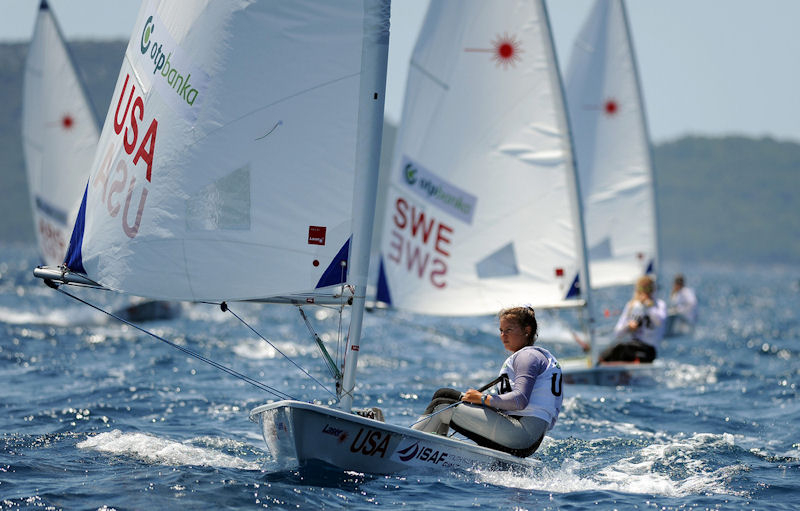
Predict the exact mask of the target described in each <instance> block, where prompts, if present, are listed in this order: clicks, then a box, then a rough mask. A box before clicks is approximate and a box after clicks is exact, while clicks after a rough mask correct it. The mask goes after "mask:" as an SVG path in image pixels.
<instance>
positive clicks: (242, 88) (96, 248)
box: [67, 0, 388, 301]
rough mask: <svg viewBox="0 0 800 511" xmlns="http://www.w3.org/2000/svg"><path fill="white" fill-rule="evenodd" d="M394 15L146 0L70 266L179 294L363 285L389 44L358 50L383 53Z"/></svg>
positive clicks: (362, 5)
mask: <svg viewBox="0 0 800 511" xmlns="http://www.w3.org/2000/svg"><path fill="white" fill-rule="evenodd" d="M386 19H388V3H382V2H363V1H347V2H327V1H323V0H307V1H292V2H247V1H245V2H237V3H231V2H210V1H201V0H194V1H182V2H147V1H146V2H145V3H144V4H143V5H142V9H141V11H140V14H139V17H138V19H137V20H136V25H135V28H134V31H133V35H132V37H131V40H130V42H129V44H128V47H127V50H126V53H125V59H124V62H123V65H122V69H121V71H120V75H119V78H118V80H117V84H116V87H115V89H114V94H113V97H112V102H111V106H110V109H109V111H108V115H107V117H106V121H105V126H104V129H103V133H102V135H101V138H100V144H99V149H98V152H97V156H96V158H95V160H94V163H93V170H92V174H91V177H90V179H89V183H88V187H87V188H86V192H85V197H84V203H83V205H82V211H81V216H80V218H79V219H78V222H77V223H76V227H75V232H74V235H73V239H72V243H71V248H70V252H69V257H68V261H67V264H68V266H69V268H70V269H71V270H73V271H78V272H83V273H85V274H86V275H87V276H88V277H89V278H90V279H92V280H94V281H96V282H98V283H100V284H101V285H103V286H105V287H107V288H111V289H115V290H118V291H122V292H125V293H130V294H135V295H141V296H147V297H154V298H161V299H170V300H212V301H219V300H247V299H260V298H263V297H271V296H276V295H283V294H296V293H310V294H312V295H314V294H316V293H321V292H322V291H321V290H323V288H326V287H327V286H331V285H333V284H339V283H343V282H345V281H347V282H353V281H355V282H358V281H359V279H360V281H361V282H365V281H366V261H365V260H362V261H352V260H351V264H350V265H349V267H348V268H345V267H344V266H343V265H342V264H340V263H341V262H342V261H343V260H345V259H347V257H348V254H349V251H352V249H354V247H353V246H351V245H363V243H364V242H365V241H366V242H367V243H368V242H369V236H368V235H367V236H363V234H364V232H365V231H368V230H369V228H370V226H371V224H369V222H367V223H366V224H364V223H363V221H362V219H363V218H364V217H365V216H366V217H369V216H371V212H370V213H368V214H366V215H365V214H364V211H363V210H364V209H365V208H368V207H369V203H370V199H371V198H372V197H374V187H375V181H376V178H375V177H374V176H375V173H376V172H377V169H376V168H372V167H371V166H370V165H369V162H368V159H369V158H371V157H372V156H370V154H369V153H370V151H371V149H372V148H373V147H374V146H375V137H378V140H379V137H380V126H381V119H382V104H383V97H382V91H383V83H384V80H385V55H384V58H383V62H382V66H383V67H381V59H380V58H377V59H376V58H364V59H363V61H362V56H367V57H370V56H371V55H374V50H372V49H371V48H372V47H373V46H375V44H376V43H380V44H382V45H383V49H384V52H385V46H386V43H387V40H388V26H387V21H386ZM376 84H380V86H379V87H378V86H376ZM374 91H379V92H380V93H381V95H380V97H379V96H378V94H376V93H375V92H374ZM378 102H380V108H379V110H378V109H377V108H374V104H378ZM376 111H377V113H376ZM354 218H355V219H356V220H354ZM364 238H366V240H365V239H364ZM355 249H356V250H360V249H358V247H355ZM361 252H363V250H361ZM350 255H352V254H350ZM362 259H365V258H363V257H362ZM359 264H360V267H359ZM347 272H349V275H346V273H347ZM346 277H349V278H348V279H346Z"/></svg>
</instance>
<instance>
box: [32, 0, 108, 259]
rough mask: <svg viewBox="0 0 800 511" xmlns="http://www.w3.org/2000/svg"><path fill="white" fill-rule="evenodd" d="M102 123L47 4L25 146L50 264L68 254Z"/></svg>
mask: <svg viewBox="0 0 800 511" xmlns="http://www.w3.org/2000/svg"><path fill="white" fill-rule="evenodd" d="M98 137H99V130H98V128H97V119H96V117H95V114H94V111H93V110H92V107H91V104H90V103H89V100H88V98H87V95H86V92H85V90H84V87H83V84H82V83H81V80H80V78H79V77H78V74H77V71H76V69H75V66H74V65H73V62H72V58H71V57H70V53H69V51H68V49H67V47H66V44H65V42H64V38H63V36H62V34H61V30H60V29H59V27H58V24H57V22H56V20H55V18H54V16H53V13H52V12H51V11H50V9H49V8H48V6H47V2H45V1H43V2H42V3H41V5H40V8H39V12H38V15H37V17H36V25H35V27H34V32H33V37H32V38H31V42H30V46H28V57H27V60H26V62H25V79H24V85H23V88H22V142H23V149H24V154H25V168H26V170H27V175H28V191H29V193H30V201H31V207H32V210H33V221H34V225H35V230H36V239H37V241H38V243H39V252H40V255H41V257H42V259H43V261H44V263H45V264H48V265H57V264H60V263H61V262H62V261H63V260H64V255H65V254H66V253H67V244H68V243H69V238H70V233H71V232H72V225H73V223H74V222H75V216H76V215H77V213H78V206H79V205H80V202H81V196H82V195H83V189H84V188H85V186H86V180H87V178H88V176H89V170H90V169H91V164H92V158H93V157H94V153H95V150H96V149H97V139H98Z"/></svg>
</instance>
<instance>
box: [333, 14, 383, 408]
mask: <svg viewBox="0 0 800 511" xmlns="http://www.w3.org/2000/svg"><path fill="white" fill-rule="evenodd" d="M389 8H390V7H389V0H382V1H380V2H370V1H367V2H365V6H364V9H365V11H366V13H365V21H364V38H365V43H364V55H363V58H362V60H361V62H362V70H361V87H360V96H359V128H358V143H357V147H356V161H355V164H356V183H358V185H357V186H356V190H355V191H354V194H353V238H352V241H351V243H352V245H351V247H350V248H351V253H350V258H349V262H350V268H348V274H349V277H350V278H349V279H348V280H349V282H351V283H352V285H353V286H354V297H353V306H352V312H351V317H350V331H349V335H348V340H347V348H346V351H345V356H344V371H343V375H342V388H341V389H340V392H341V401H340V402H339V407H340V408H341V409H342V410H345V411H350V409H351V408H352V407H353V388H354V387H355V378H356V366H357V365H358V353H359V349H360V342H361V327H362V323H363V319H364V302H365V299H366V294H367V279H368V272H369V255H370V246H371V244H372V227H373V222H374V220H375V197H376V195H377V191H378V174H379V167H380V155H381V138H382V135H383V105H384V96H385V91H386V66H387V60H388V49H389V26H388V22H387V23H383V22H382V20H388V19H389Z"/></svg>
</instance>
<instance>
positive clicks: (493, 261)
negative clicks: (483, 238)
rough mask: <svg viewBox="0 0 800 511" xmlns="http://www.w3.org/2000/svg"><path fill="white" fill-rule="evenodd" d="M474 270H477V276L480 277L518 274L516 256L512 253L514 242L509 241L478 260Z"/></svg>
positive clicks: (488, 277)
mask: <svg viewBox="0 0 800 511" xmlns="http://www.w3.org/2000/svg"><path fill="white" fill-rule="evenodd" d="M476 270H477V271H478V278H481V279H491V278H498V277H513V276H514V275H519V267H518V266H517V257H516V255H515V254H514V244H513V243H509V244H507V245H505V246H504V247H502V248H500V249H499V250H497V251H495V252H493V253H492V254H489V256H487V257H485V258H484V259H482V260H480V261H478V264H477V265H476Z"/></svg>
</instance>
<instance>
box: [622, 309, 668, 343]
mask: <svg viewBox="0 0 800 511" xmlns="http://www.w3.org/2000/svg"><path fill="white" fill-rule="evenodd" d="M640 318H641V319H642V323H641V325H640V326H639V328H637V329H636V330H634V331H633V332H631V331H630V330H628V323H629V322H631V321H637V320H638V319H640ZM666 324H667V304H666V303H664V300H661V299H658V298H656V299H655V300H653V305H652V306H650V307H645V306H644V304H642V303H641V302H640V301H638V300H631V301H629V302H628V303H626V304H625V309H623V311H622V314H620V316H619V319H618V320H617V324H616V326H614V335H615V336H616V337H617V338H618V339H619V338H621V337H624V335H625V334H626V333H628V334H630V336H631V337H632V338H634V339H638V340H640V341H642V342H644V343H647V344H649V345H650V346H653V347H654V348H656V349H658V346H659V345H660V344H661V339H662V338H663V337H664V327H666Z"/></svg>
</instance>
